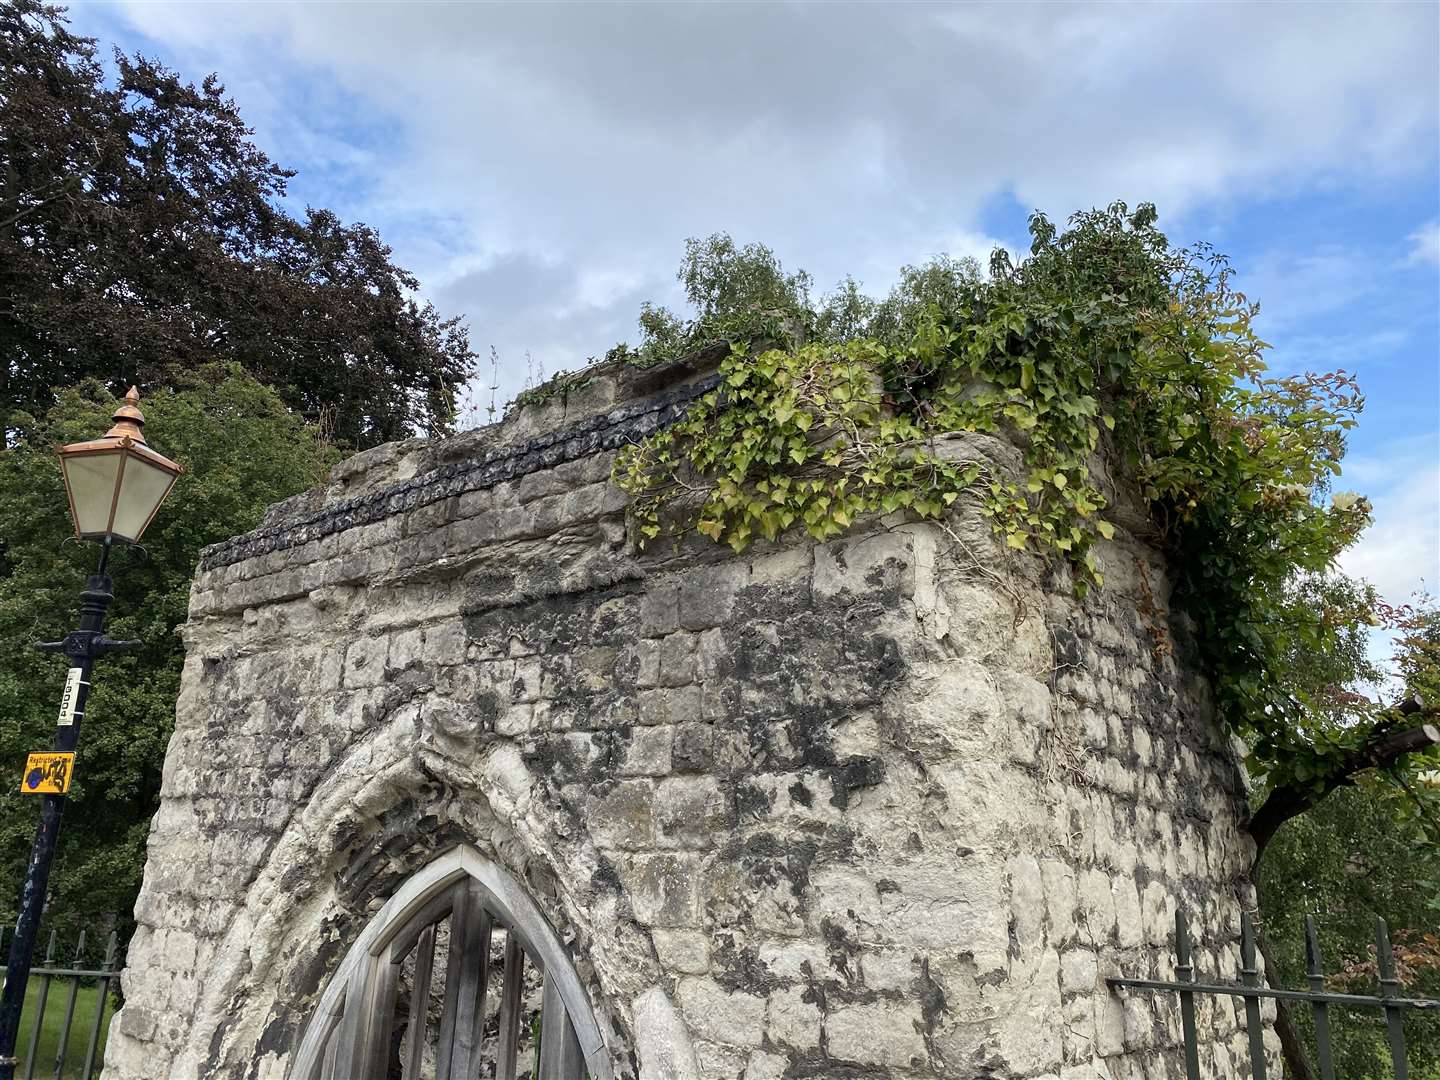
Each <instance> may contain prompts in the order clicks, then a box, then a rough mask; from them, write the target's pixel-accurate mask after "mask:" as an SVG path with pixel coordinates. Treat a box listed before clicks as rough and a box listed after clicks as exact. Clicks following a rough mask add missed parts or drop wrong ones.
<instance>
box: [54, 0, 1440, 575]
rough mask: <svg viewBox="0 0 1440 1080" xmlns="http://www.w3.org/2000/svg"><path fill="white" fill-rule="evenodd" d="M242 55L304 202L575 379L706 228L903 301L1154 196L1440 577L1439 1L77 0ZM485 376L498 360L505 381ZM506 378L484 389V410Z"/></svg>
mask: <svg viewBox="0 0 1440 1080" xmlns="http://www.w3.org/2000/svg"><path fill="white" fill-rule="evenodd" d="M71 15H72V19H73V22H74V24H75V25H76V27H77V28H78V29H80V30H82V31H84V32H86V33H90V34H93V35H95V36H97V37H99V38H100V39H101V40H102V42H106V43H115V44H118V45H119V46H120V47H122V48H123V49H125V50H127V51H143V52H145V53H147V54H150V55H154V56H158V57H159V58H161V59H162V60H164V61H165V62H166V63H168V64H169V65H170V66H172V67H174V68H176V69H178V70H180V71H181V72H182V73H184V74H186V75H188V76H190V77H192V78H196V79H198V78H200V77H201V76H203V75H204V74H206V73H208V72H210V71H216V72H218V73H219V74H220V76H221V78H222V80H223V81H224V82H225V83H226V85H227V86H228V88H229V90H230V92H231V93H232V95H233V96H234V97H235V98H236V100H237V102H238V103H239V105H240V108H241V111H242V113H243V115H244V116H245V117H246V118H247V120H248V121H249V122H250V123H251V124H252V125H253V126H254V127H255V129H256V139H257V141H258V142H259V143H260V145H261V146H263V147H264V148H265V149H266V150H267V151H268V152H270V154H271V155H272V156H273V157H274V158H275V159H276V160H278V161H279V162H281V163H282V164H284V165H287V166H289V167H292V168H295V169H298V170H299V175H298V176H297V178H296V180H295V181H294V183H293V185H292V196H293V198H294V199H295V201H296V203H297V204H301V205H303V204H304V203H307V202H308V203H312V204H315V205H324V206H328V207H330V208H332V209H334V210H336V211H337V212H339V213H340V214H342V215H343V216H345V217H348V218H351V219H359V220H363V221H366V222H369V223H370V224H373V225H375V226H377V227H378V228H379V229H380V231H381V234H382V235H383V236H385V237H386V238H387V240H388V241H389V242H390V243H391V244H392V245H393V246H394V247H395V249H396V253H397V257H398V259H399V261H400V262H401V263H402V264H403V265H406V266H408V267H409V268H411V269H413V270H414V271H415V272H416V273H417V274H418V275H419V276H420V279H421V281H422V282H423V284H424V291H425V293H426V295H428V296H429V297H430V298H431V299H433V300H434V301H435V302H436V304H437V305H438V306H439V307H440V308H441V309H442V310H443V311H445V312H446V313H447V314H448V313H463V314H465V315H467V316H468V318H469V322H470V326H471V332H472V340H473V342H474V344H475V346H476V349H477V351H478V352H481V353H484V352H486V351H487V350H488V347H489V346H490V345H492V344H493V345H495V346H496V348H497V349H498V351H499V353H500V356H501V358H502V367H503V370H502V372H501V379H500V381H501V386H502V389H501V397H502V398H503V397H505V396H508V395H510V394H513V392H514V391H515V390H517V389H519V388H520V386H521V385H522V384H523V382H524V380H525V378H526V361H525V354H526V352H527V351H528V352H529V353H530V355H531V357H532V360H533V362H534V363H535V364H536V365H540V366H543V368H544V370H545V371H546V372H547V373H548V372H554V371H555V370H557V369H560V368H570V369H573V368H575V367H578V366H580V365H582V364H583V363H584V362H585V360H586V358H587V357H589V356H594V355H599V354H602V353H603V352H604V351H605V350H606V349H607V348H608V347H609V346H610V345H612V344H614V343H615V342H616V341H618V340H622V339H627V338H628V339H632V340H633V338H634V337H635V334H636V330H635V325H634V318H635V315H636V313H637V312H638V310H639V306H640V303H641V301H642V300H645V299H655V300H659V301H662V302H668V303H672V304H675V303H678V299H679V298H678V295H677V293H676V286H675V283H674V280H673V273H674V269H675V266H676V264H677V262H678V260H679V255H680V253H681V250H682V245H683V242H684V240H685V238H686V237H687V236H693V235H704V234H708V233H710V232H714V231H718V230H724V231H728V232H730V233H732V234H733V235H734V236H735V237H736V238H737V239H738V240H743V241H748V240H761V241H764V242H765V243H767V244H769V245H770V246H771V247H773V248H774V249H775V250H776V252H777V253H778V254H779V255H780V257H781V259H782V260H783V261H784V262H785V263H786V265H787V266H790V267H792V268H794V267H804V268H805V269H807V270H809V271H810V272H811V273H812V274H813V275H814V276H815V279H816V281H817V284H818V285H819V286H821V287H822V288H825V287H828V286H829V285H830V284H832V283H833V282H835V281H837V280H838V279H839V278H841V277H842V276H843V275H845V274H847V273H852V274H854V275H855V276H856V277H857V278H859V279H860V280H861V281H862V282H863V284H864V285H865V286H866V288H867V289H868V290H869V291H871V292H876V293H878V292H883V291H885V290H886V289H887V288H888V286H889V284H890V282H891V281H892V280H893V277H894V274H895V271H896V270H897V269H898V267H899V266H901V265H902V264H904V263H907V262H917V261H920V260H923V259H925V258H927V257H929V256H931V255H933V254H936V253H939V252H949V253H952V254H957V255H960V254H974V255H978V256H981V257H982V261H983V257H984V256H985V255H986V254H987V253H988V251H989V249H990V248H991V247H992V246H993V245H994V244H995V243H1004V244H1006V245H1007V246H1010V247H1012V248H1016V249H1019V248H1022V247H1023V246H1024V238H1025V217H1026V214H1027V212H1028V211H1029V210H1030V209H1032V208H1040V209H1043V210H1045V211H1046V212H1048V213H1050V214H1051V215H1052V216H1055V217H1063V216H1064V215H1065V214H1067V213H1068V212H1070V211H1072V210H1074V209H1077V208H1080V207H1088V206H1092V205H1096V204H1103V203H1106V202H1109V201H1111V200H1112V199H1115V198H1123V199H1126V200H1128V201H1130V202H1131V203H1135V202H1139V201H1142V200H1144V201H1152V202H1154V203H1156V204H1157V206H1158V207H1159V209H1160V212H1161V220H1162V224H1163V225H1164V227H1165V228H1166V229H1167V231H1168V232H1169V233H1170V235H1171V237H1172V239H1174V240H1177V241H1180V242H1182V243H1183V242H1191V241H1196V240H1205V241H1209V242H1210V243H1212V244H1214V245H1215V246H1216V247H1217V248H1219V249H1220V250H1222V251H1225V252H1227V253H1228V254H1229V255H1230V256H1231V257H1232V259H1233V261H1234V263H1235V265H1236V267H1237V268H1238V270H1239V271H1240V276H1239V278H1238V283H1239V285H1240V287H1241V288H1242V289H1244V290H1246V291H1247V292H1249V293H1250V294H1251V295H1252V297H1254V298H1256V299H1258V300H1259V301H1260V303H1261V305H1262V316H1261V330H1262V333H1263V334H1264V335H1265V336H1266V338H1267V339H1268V340H1269V341H1271V342H1273V343H1274V345H1275V350H1274V352H1273V354H1272V362H1273V365H1274V366H1275V367H1276V368H1279V369H1282V370H1303V369H1327V370H1328V369H1331V368H1335V367H1343V368H1345V369H1346V370H1348V371H1352V372H1355V373H1358V375H1359V378H1360V381H1361V386H1362V389H1363V390H1364V391H1365V393H1366V395H1367V400H1368V405H1367V408H1366V412H1365V415H1364V417H1363V418H1362V421H1361V425H1360V427H1359V429H1358V431H1357V432H1356V433H1355V435H1354V437H1353V439H1352V443H1351V454H1350V459H1349V462H1350V464H1349V466H1348V467H1347V470H1346V475H1345V476H1344V477H1343V478H1342V480H1341V486H1349V487H1354V488H1356V489H1358V490H1360V491H1362V492H1364V493H1365V494H1367V495H1369V496H1370V497H1371V499H1372V500H1373V501H1374V503H1375V506H1376V525H1375V528H1374V529H1373V530H1372V531H1371V533H1370V534H1369V536H1368V537H1367V539H1366V540H1365V541H1364V542H1363V543H1362V544H1361V545H1360V547H1359V548H1357V549H1356V551H1355V552H1354V553H1352V555H1351V556H1350V557H1349V558H1348V561H1347V564H1346V565H1347V567H1348V568H1349V569H1351V570H1353V571H1354V572H1357V573H1362V574H1364V575H1365V576H1367V577H1369V578H1370V579H1371V580H1373V581H1375V582H1376V583H1377V584H1378V585H1380V586H1381V588H1382V589H1383V591H1384V592H1385V593H1386V594H1387V596H1388V597H1389V598H1390V599H1392V600H1395V601H1401V600H1404V599H1405V598H1406V597H1407V596H1408V595H1409V593H1410V592H1412V591H1413V590H1414V589H1417V588H1419V587H1420V586H1421V583H1422V581H1423V582H1425V583H1427V584H1428V585H1429V587H1430V588H1431V590H1432V591H1436V590H1437V589H1440V44H1437V42H1440V5H1436V4H1433V3H1423V4H1390V5H1386V4H1339V3H1330V4H1280V3H1276V4H1263V5H1262V4H1256V5H1245V4H1213V5H1199V4H1147V5H1133V6H1132V5H1124V4H1106V5H1098V6H1087V5H1083V4H1068V5H1063V6H1060V5H1055V6H1051V5H1045V4H1026V5H1020V4H1013V5H993V6H992V5H985V4H969V5H957V6H946V5H944V4H926V5H913V6H912V5H906V4H898V3H896V4H888V5H862V4H847V5H838V4H837V5H821V4H808V5H802V4H785V3H772V4H738V3H737V4H687V5H682V4H667V5H662V4H650V5H609V4H600V3H592V4H568V5H567V4H539V3H531V4H519V5H496V4H492V5H465V4H449V5H427V4H419V3H412V4H403V5H400V4H385V3H368V4H363V5H340V4H313V5H306V4H288V5H287V4H225V3H206V4H201V3H191V4H170V3H161V2H145V3H139V2H118V3H110V4H84V3H81V4H75V5H74V6H73V7H72V9H71ZM486 381H488V380H486ZM487 397H488V394H486V393H484V392H483V391H482V393H481V394H480V398H481V399H482V401H483V400H484V399H485V398H487Z"/></svg>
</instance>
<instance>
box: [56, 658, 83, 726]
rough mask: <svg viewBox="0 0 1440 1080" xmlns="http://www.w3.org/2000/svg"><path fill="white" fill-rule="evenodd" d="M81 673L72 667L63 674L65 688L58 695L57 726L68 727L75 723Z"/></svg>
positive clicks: (78, 669)
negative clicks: (58, 712) (58, 716)
mask: <svg viewBox="0 0 1440 1080" xmlns="http://www.w3.org/2000/svg"><path fill="white" fill-rule="evenodd" d="M83 674H84V672H83V671H81V670H80V668H78V667H72V668H71V669H70V673H69V674H68V675H66V676H65V690H64V692H63V693H61V695H60V719H59V720H58V721H56V726H57V727H69V726H70V725H71V724H73V723H75V710H76V706H78V705H79V704H80V687H81V685H82V683H81V680H80V676H81V675H83Z"/></svg>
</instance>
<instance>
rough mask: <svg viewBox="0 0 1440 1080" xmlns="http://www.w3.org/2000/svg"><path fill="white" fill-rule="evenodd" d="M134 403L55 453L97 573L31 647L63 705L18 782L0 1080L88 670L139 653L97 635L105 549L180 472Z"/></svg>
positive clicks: (143, 520) (0, 1018)
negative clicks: (123, 651) (66, 618)
mask: <svg viewBox="0 0 1440 1080" xmlns="http://www.w3.org/2000/svg"><path fill="white" fill-rule="evenodd" d="M139 401H140V392H139V391H138V390H136V389H135V388H134V387H133V386H132V387H131V388H130V392H129V393H127V394H126V395H125V404H123V405H121V406H120V408H118V409H117V410H116V411H115V416H114V420H115V426H114V427H112V428H111V429H110V430H109V431H107V432H106V433H105V435H104V437H103V438H99V439H93V440H91V441H89V442H80V443H71V444H70V445H69V446H62V447H61V448H60V451H59V453H60V465H61V468H62V469H63V471H64V474H65V493H66V495H67V497H68V498H69V500H70V516H71V517H72V518H73V519H74V521H75V535H76V536H77V537H79V538H80V539H82V540H98V541H100V565H99V566H98V567H97V568H96V570H95V573H94V574H92V575H91V576H90V577H89V578H88V579H87V580H86V582H85V588H84V590H83V591H82V592H81V593H80V628H79V629H78V630H76V631H74V632H73V633H70V634H68V635H66V637H65V639H64V640H63V641H51V642H45V643H43V644H40V645H37V646H36V647H37V648H40V649H48V650H51V651H53V652H62V653H64V654H65V657H66V659H68V660H69V662H70V670H69V672H68V673H67V675H66V679H65V690H64V692H63V693H62V694H61V698H60V715H59V719H58V721H57V724H58V726H57V728H56V731H55V748H54V750H53V751H51V752H48V753H37V754H31V755H30V760H29V761H27V762H26V766H25V775H24V777H23V778H22V780H21V782H20V790H21V792H23V793H28V794H38V795H39V796H40V800H41V802H40V827H39V828H38V829H37V830H36V832H35V846H34V848H33V849H32V851H31V853H30V865H29V867H28V868H27V869H26V871H25V886H24V889H23V891H22V892H21V894H20V917H19V919H17V920H16V923H15V937H14V938H13V939H12V940H11V943H10V960H9V963H8V965H7V967H6V969H5V989H4V991H3V992H0V1080H12V1078H13V1077H14V1075H15V1064H16V1059H15V1042H16V1039H17V1038H18V1036H19V1033H20V1010H21V1008H22V1007H23V1006H24V1004H25V985H26V983H27V982H28V981H29V978H30V963H31V959H32V957H33V954H34V951H35V938H36V935H37V933H38V931H39V929H40V916H41V914H42V913H43V911H44V909H45V895H46V890H47V888H48V883H49V880H50V864H51V862H52V861H53V859H54V857H55V841H56V840H57V839H58V837H59V834H60V815H61V813H62V812H63V811H64V809H65V794H66V792H68V791H69V790H70V779H71V776H72V774H73V770H74V761H75V744H76V742H77V741H78V739H79V736H80V721H81V719H83V718H84V715H85V700H86V698H88V697H89V696H90V669H91V667H92V666H93V664H94V662H95V658H96V657H97V656H101V655H103V654H104V653H106V652H109V651H110V650H111V649H116V648H123V647H127V646H134V645H138V644H140V643H139V642H138V641H115V640H112V639H111V638H108V637H106V636H105V634H104V632H103V626H104V622H105V609H106V608H107V607H109V605H110V601H111V600H113V599H114V595H113V593H112V592H111V589H112V585H111V581H110V578H109V576H108V575H107V574H106V573H105V569H106V566H107V564H108V563H109V561H110V549H111V547H112V546H113V545H114V544H115V543H116V542H117V541H118V542H120V543H123V544H133V543H135V542H136V541H138V540H139V539H140V536H141V534H142V533H143V532H144V531H145V528H146V526H148V525H149V524H150V522H151V520H152V519H153V518H154V517H155V512H156V511H157V510H159V509H160V504H161V503H162V502H164V501H165V496H166V495H168V494H170V489H171V488H172V487H173V486H174V484H175V480H176V478H177V477H179V475H180V473H181V471H182V470H181V468H180V466H179V465H177V464H175V462H173V461H171V460H170V459H169V458H167V457H165V456H164V455H162V454H158V453H156V452H155V451H154V450H152V449H150V447H149V446H147V445H146V444H145V435H144V433H143V431H142V428H143V427H144V424H145V416H144V414H143V413H141V411H140V408H139Z"/></svg>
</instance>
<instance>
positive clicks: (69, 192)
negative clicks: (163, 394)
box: [0, 0, 473, 446]
mask: <svg viewBox="0 0 1440 1080" xmlns="http://www.w3.org/2000/svg"><path fill="white" fill-rule="evenodd" d="M115 66H116V70H117V75H116V77H115V79H114V80H113V81H111V80H109V79H107V77H106V75H105V71H104V68H103V67H102V65H101V64H100V62H99V60H98V59H97V50H96V45H95V42H94V41H93V40H92V39H89V38H84V37H79V36H76V35H75V34H72V33H71V32H70V31H69V30H68V29H67V26H66V21H65V19H64V16H63V10H62V9H60V8H55V7H51V6H49V5H46V4H44V3H42V2H41V0H4V2H3V3H0V358H3V362H0V432H7V433H8V432H9V430H10V429H11V428H12V427H13V425H14V423H15V420H14V419H13V418H14V417H15V416H16V415H17V414H19V413H29V414H31V415H41V414H43V413H44V412H46V411H47V410H48V409H49V408H50V406H51V405H53V404H54V402H55V400H56V399H55V395H54V389H53V388H55V387H59V386H71V385H74V384H76V383H77V382H78V381H79V380H81V379H84V378H87V377H94V378H99V379H101V380H103V381H104V382H105V383H106V384H107V385H108V386H109V387H110V388H111V389H112V390H121V389H123V387H124V386H125V385H128V384H129V383H130V382H132V381H135V382H140V383H141V384H143V385H145V386H148V387H155V386H157V385H159V384H160V383H162V382H164V381H165V380H166V379H168V378H170V373H171V372H172V371H174V370H184V369H188V368H194V367H196V366H199V365H202V364H207V363H217V362H222V363H230V362H233V363H238V364H240V365H241V366H242V367H244V368H245V370H247V371H249V372H250V373H251V374H253V375H254V376H255V377H256V378H257V379H259V380H260V381H262V382H265V383H267V384H269V385H271V386H273V387H275V388H276V389H277V390H278V391H279V392H280V393H281V396H282V398H283V399H284V400H285V402H286V403H287V404H288V405H290V406H291V407H292V408H294V409H296V410H297V411H299V412H301V413H302V414H304V415H305V416H307V417H309V418H311V419H314V420H323V421H324V423H325V424H326V425H327V426H328V427H329V428H330V429H331V430H332V431H333V432H334V434H335V436H336V437H337V438H338V439H340V440H343V441H344V442H345V443H347V444H349V445H353V446H368V445H372V444H374V443H377V442H382V441H385V440H389V439H396V438H403V437H405V436H407V435H410V434H412V433H413V432H414V430H415V429H417V428H419V429H423V430H425V431H428V432H433V433H439V432H443V431H446V430H448V429H449V427H450V425H451V422H452V420H453V413H454V394H455V390H456V388H457V387H458V386H460V385H461V384H462V383H463V382H464V381H465V379H466V378H467V377H468V376H469V373H470V370H471V364H472V361H473V355H472V353H471V351H470V347H469V342H468V337H467V334H466V331H465V328H464V326H463V324H462V323H461V322H460V321H459V320H458V319H442V318H441V317H440V316H439V314H438V313H437V312H436V311H435V309H434V308H433V307H432V306H431V305H429V304H428V303H427V304H421V303H419V302H417V301H416V300H415V299H414V296H413V293H414V291H415V289H416V288H417V282H416V280H415V278H414V277H413V276H412V275H411V274H409V273H408V272H407V271H405V270H403V269H401V268H400V267H398V266H396V265H395V264H394V263H392V262H391V260H390V254H391V252H390V249H389V248H388V247H386V246H385V245H384V244H383V243H382V242H381V240H380V238H379V236H378V235H377V234H376V232H375V231H374V230H373V229H371V228H369V227H368V226H365V225H359V224H356V225H347V224H345V223H343V222H341V221H340V220H339V218H337V217H336V216H335V215H334V214H332V213H330V212H329V211H326V210H315V209H310V210H307V211H306V213H305V215H304V217H303V219H297V218H295V217H293V216H291V215H290V214H289V213H287V212H286V211H285V210H284V208H283V207H282V201H283V198H284V196H285V190H286V181H287V180H288V179H289V178H290V177H291V176H292V175H293V174H292V173H291V172H290V171H289V170H286V169H283V168H281V167H280V166H279V165H277V164H275V163H274V162H272V161H270V159H269V158H268V157H266V155H265V154H264V153H263V152H262V151H261V150H259V149H258V148H257V147H256V146H255V144H254V143H253V142H252V141H251V139H250V136H251V134H252V132H251V130H250V129H249V128H247V127H246V126H245V124H244V122H243V120H242V119H241V118H240V115H239V113H238V112H237V111H236V107H235V104H234V102H233V101H231V100H230V99H228V98H226V96H225V91H224V87H223V86H222V85H221V84H220V83H219V81H218V80H217V79H216V78H215V77H214V76H213V75H212V76H210V77H209V78H207V79H205V80H204V82H203V83H201V85H199V86H194V85H190V84H188V83H185V82H184V81H182V80H181V79H179V78H178V77H177V76H176V75H175V74H173V73H172V72H170V71H167V70H166V69H165V68H164V67H163V66H162V65H160V64H159V63H156V62H155V61H152V60H147V59H145V58H143V57H139V56H136V57H127V56H124V55H120V54H119V53H117V54H116V56H115Z"/></svg>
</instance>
